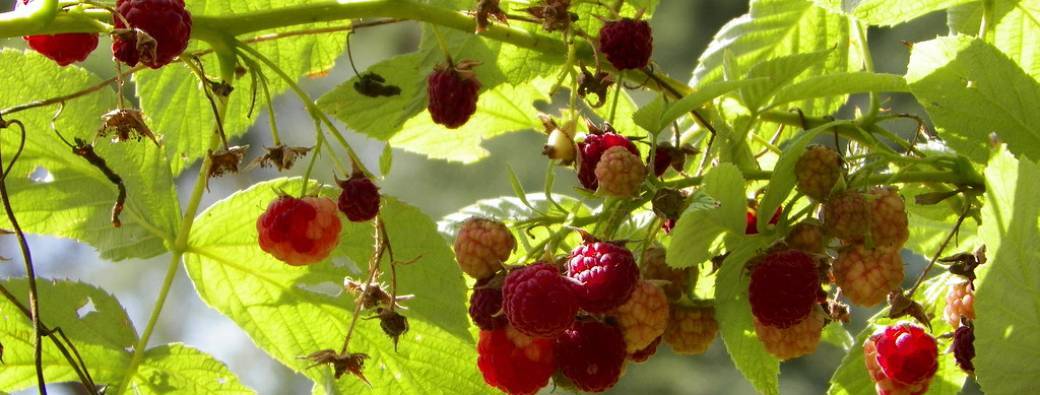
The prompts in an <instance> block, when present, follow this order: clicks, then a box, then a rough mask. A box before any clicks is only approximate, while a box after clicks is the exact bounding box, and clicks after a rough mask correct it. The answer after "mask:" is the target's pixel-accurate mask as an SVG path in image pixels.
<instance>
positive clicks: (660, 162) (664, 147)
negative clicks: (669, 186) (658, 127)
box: [648, 143, 686, 177]
mask: <svg viewBox="0 0 1040 395" xmlns="http://www.w3.org/2000/svg"><path fill="white" fill-rule="evenodd" d="M648 161H649V159H648ZM685 165H686V153H685V152H683V150H681V149H678V148H675V147H673V146H672V145H671V144H668V143H661V144H658V145H657V149H655V150H654V176H657V177H661V176H663V175H664V173H665V172H666V171H668V168H669V167H671V168H673V169H675V171H682V168H683V166H685Z"/></svg>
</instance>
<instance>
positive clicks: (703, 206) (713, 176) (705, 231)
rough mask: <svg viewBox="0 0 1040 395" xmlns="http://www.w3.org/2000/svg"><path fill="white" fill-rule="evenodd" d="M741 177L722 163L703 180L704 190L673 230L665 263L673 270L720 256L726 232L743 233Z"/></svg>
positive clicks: (744, 203)
mask: <svg viewBox="0 0 1040 395" xmlns="http://www.w3.org/2000/svg"><path fill="white" fill-rule="evenodd" d="M744 188H745V183H744V176H743V175H742V174H741V173H740V170H739V169H737V167H736V166H734V165H733V164H732V163H724V164H722V165H720V166H719V167H716V168H715V169H713V170H712V171H711V172H710V173H708V175H707V176H705V178H704V187H703V188H701V190H700V191H699V193H698V194H697V195H694V196H693V197H692V198H691V200H692V203H691V204H690V206H689V207H687V208H686V211H684V212H683V214H682V215H681V216H680V217H679V220H678V221H676V223H675V228H674V229H673V230H672V235H671V239H672V242H671V244H670V248H668V250H667V254H666V256H665V261H666V262H667V263H668V265H669V266H671V267H674V268H686V267H690V266H693V265H698V264H700V263H702V262H705V261H707V260H709V259H711V258H712V257H714V256H716V255H719V253H720V252H721V251H720V248H721V244H722V242H723V238H724V236H725V234H726V231H729V232H731V233H734V234H743V233H744V221H745V212H746V210H747V196H746V195H745V192H746V191H745V189H744Z"/></svg>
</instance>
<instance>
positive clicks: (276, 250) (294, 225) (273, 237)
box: [256, 196, 341, 266]
mask: <svg viewBox="0 0 1040 395" xmlns="http://www.w3.org/2000/svg"><path fill="white" fill-rule="evenodd" d="M340 227H341V225H340V222H339V217H338V216H337V215H336V203H333V202H332V200H331V199H328V198H323V197H305V198H302V199H297V198H294V197H291V196H282V197H279V198H278V199H275V200H274V201H273V202H271V204H270V205H268V206H267V211H265V212H264V213H263V214H262V215H260V218H257V220H256V231H257V233H259V238H260V239H259V241H260V248H261V249H263V250H264V251H265V252H267V253H268V254H271V255H273V256H274V257H275V258H278V259H279V260H281V261H283V262H285V263H288V264H290V265H293V266H303V265H309V264H312V263H315V262H318V261H321V260H323V259H325V258H327V257H328V256H329V253H331V252H332V250H333V249H334V248H336V245H337V244H339V231H340Z"/></svg>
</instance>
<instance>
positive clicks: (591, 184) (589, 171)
mask: <svg viewBox="0 0 1040 395" xmlns="http://www.w3.org/2000/svg"><path fill="white" fill-rule="evenodd" d="M617 146H621V147H625V148H626V149H628V152H631V153H632V154H633V155H638V154H639V150H638V149H636V145H635V144H632V141H630V140H629V139H628V138H627V137H625V136H622V135H620V134H617V133H615V132H612V131H608V132H605V133H591V134H589V135H587V136H586V137H585V141H583V142H580V143H578V154H579V155H578V159H579V162H578V181H580V182H581V185H582V186H583V187H585V189H588V190H590V191H595V190H596V188H598V187H599V181H597V178H596V165H598V164H599V160H600V158H601V157H602V156H603V152H605V151H606V150H607V149H610V148H611V147H617Z"/></svg>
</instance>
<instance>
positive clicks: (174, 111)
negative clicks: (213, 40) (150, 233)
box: [134, 0, 346, 174]
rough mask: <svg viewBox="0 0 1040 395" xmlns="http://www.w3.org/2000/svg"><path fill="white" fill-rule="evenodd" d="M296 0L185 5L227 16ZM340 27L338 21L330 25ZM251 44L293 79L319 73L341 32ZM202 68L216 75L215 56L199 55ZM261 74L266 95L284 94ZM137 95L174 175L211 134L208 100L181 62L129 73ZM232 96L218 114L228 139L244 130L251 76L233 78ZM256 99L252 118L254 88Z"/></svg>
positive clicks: (341, 44) (283, 86) (339, 47)
mask: <svg viewBox="0 0 1040 395" xmlns="http://www.w3.org/2000/svg"><path fill="white" fill-rule="evenodd" d="M299 3H300V2H299V1H297V0H267V1H263V2H253V1H234V2H221V1H206V0H189V1H187V2H186V7H187V9H188V10H189V11H191V12H192V13H193V14H194V15H228V14H243V13H248V12H250V11H258V10H269V9H272V8H283V7H290V6H293V5H298V4H299ZM336 25H338V26H342V25H343V23H342V22H338V23H336ZM329 26H333V24H332V23H316V24H310V25H302V26H301V25H297V26H288V27H284V28H280V29H274V30H267V31H262V32H257V33H256V36H263V35H265V34H271V33H277V32H284V31H295V30H299V29H307V28H319V27H329ZM250 45H253V46H254V47H255V48H256V49H257V50H258V51H260V52H261V53H262V54H264V55H265V56H266V57H268V58H270V59H271V61H273V62H274V63H275V64H277V65H278V66H279V67H281V68H282V70H284V71H285V72H286V73H288V74H289V75H290V76H293V77H295V78H299V77H302V76H304V75H320V74H322V73H324V72H326V71H328V70H329V69H331V68H332V66H333V65H334V64H335V61H336V58H338V57H339V56H340V55H341V54H342V53H343V51H344V49H345V45H346V33H345V32H334V33H323V34H311V35H301V36H297V37H291V38H285V39H280V40H277V41H267V42H261V43H256V44H250ZM202 48H203V46H202V44H200V43H193V45H192V46H191V47H189V48H188V51H194V50H199V49H202ZM202 59H203V63H204V68H205V70H206V72H207V73H208V74H209V75H210V76H214V75H217V70H218V66H217V61H216V55H207V56H205V57H203V58H202ZM262 71H263V73H264V74H265V75H266V76H267V79H268V81H269V87H270V91H271V95H272V96H275V95H279V94H281V93H282V92H285V91H286V90H287V89H288V87H289V85H288V84H287V83H285V82H284V81H282V80H281V79H280V78H278V76H277V75H276V74H275V73H274V72H273V71H271V70H267V69H266V68H265V69H263V70H262ZM134 78H135V81H136V82H137V96H138V97H140V99H141V108H142V109H143V110H144V111H145V112H146V113H147V114H148V115H149V116H150V117H151V118H150V120H149V121H150V122H149V125H150V126H151V127H152V129H153V130H155V132H156V133H158V134H161V135H163V136H164V142H165V144H166V145H167V146H168V147H169V150H170V157H171V158H172V160H171V161H170V168H171V169H172V171H173V174H179V173H180V172H181V171H183V170H184V169H186V168H188V167H190V166H191V165H192V164H193V163H194V162H195V161H196V160H198V159H199V158H201V157H202V155H204V154H205V153H206V148H207V147H208V146H209V140H210V136H211V134H210V133H212V132H213V125H214V122H215V118H214V116H213V110H212V107H211V105H210V102H209V100H207V99H206V96H205V94H204V92H203V90H202V89H200V82H199V81H198V79H197V78H196V77H195V75H194V74H192V73H191V72H190V71H189V70H188V69H187V68H186V67H185V66H183V65H178V64H173V65H170V66H169V67H163V68H162V69H159V70H150V69H149V70H143V71H141V72H138V73H136V74H135V77H134ZM233 85H234V88H235V91H236V94H233V95H231V97H230V101H229V103H228V111H227V115H225V116H224V132H225V134H227V136H228V138H233V137H236V136H241V135H243V134H245V132H246V131H247V130H248V128H249V126H250V125H252V124H253V119H252V118H251V117H250V116H249V110H250V108H251V107H252V105H253V104H254V103H253V102H252V99H253V94H252V92H251V90H252V86H251V85H252V78H251V77H250V76H248V75H247V76H245V77H243V78H241V79H239V80H237V81H234V82H233ZM257 90H258V93H257V95H256V100H258V102H257V103H255V106H256V108H255V109H254V111H253V114H252V116H253V117H255V116H256V115H257V114H258V113H259V112H260V110H259V109H260V108H262V106H263V102H262V100H264V99H263V95H262V94H260V93H259V91H260V88H259V87H257Z"/></svg>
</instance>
